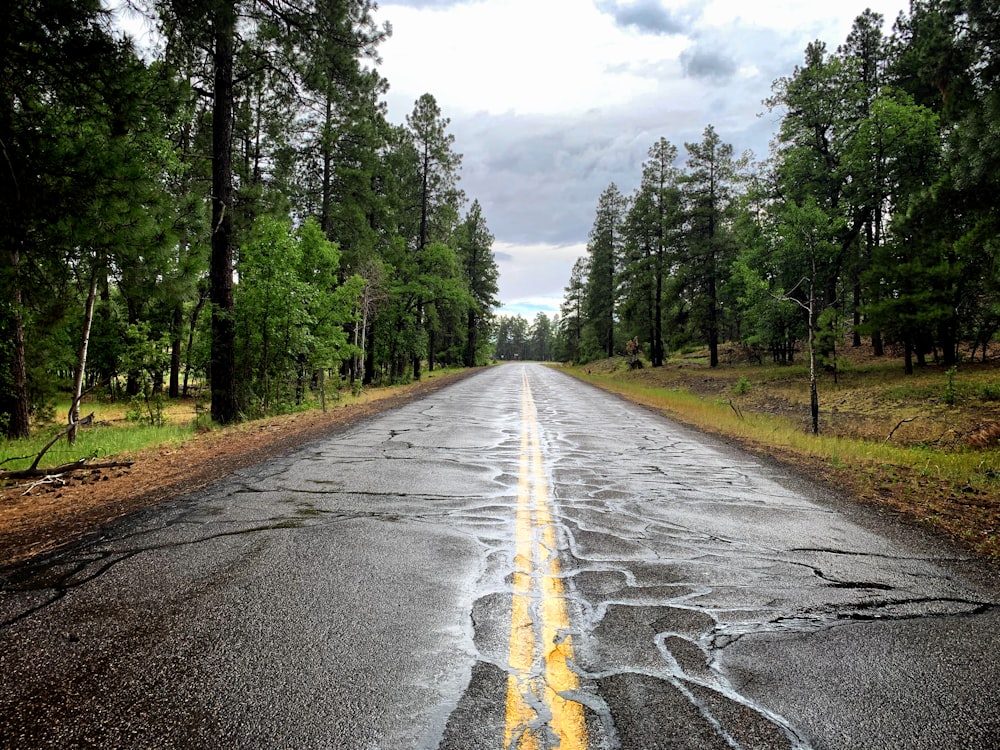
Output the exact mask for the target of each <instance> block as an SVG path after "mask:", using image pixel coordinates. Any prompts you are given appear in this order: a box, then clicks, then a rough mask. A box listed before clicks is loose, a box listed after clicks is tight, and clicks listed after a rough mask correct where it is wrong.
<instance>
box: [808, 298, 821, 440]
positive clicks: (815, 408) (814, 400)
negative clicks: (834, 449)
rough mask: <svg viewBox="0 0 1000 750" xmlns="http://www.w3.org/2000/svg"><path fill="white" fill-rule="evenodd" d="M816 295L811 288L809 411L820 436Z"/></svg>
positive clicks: (813, 427) (816, 431) (816, 433)
mask: <svg viewBox="0 0 1000 750" xmlns="http://www.w3.org/2000/svg"><path fill="white" fill-rule="evenodd" d="M815 304H816V301H815V295H814V294H813V289H812V285H811V284H810V287H809V411H810V414H811V416H812V431H813V435H819V390H818V388H817V385H816V318H815V315H814V310H815Z"/></svg>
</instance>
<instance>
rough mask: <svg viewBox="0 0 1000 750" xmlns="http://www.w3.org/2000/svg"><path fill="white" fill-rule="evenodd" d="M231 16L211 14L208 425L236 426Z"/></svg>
mask: <svg viewBox="0 0 1000 750" xmlns="http://www.w3.org/2000/svg"><path fill="white" fill-rule="evenodd" d="M235 27H236V13H235V9H234V8H233V7H232V6H231V5H226V4H222V5H220V6H219V8H218V10H217V11H216V14H215V61H214V62H215V97H214V101H213V106H212V256H211V261H210V264H209V282H210V287H211V291H210V296H211V300H212V362H211V381H212V419H214V420H215V421H216V422H218V423H219V424H230V423H231V422H234V421H235V420H236V415H237V406H236V347H235V330H236V323H235V318H234V315H233V313H234V306H233V165H232V159H233V154H232V136H233V58H234V56H235V53H234V46H235V35H236V32H235Z"/></svg>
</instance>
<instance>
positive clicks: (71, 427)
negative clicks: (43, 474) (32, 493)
mask: <svg viewBox="0 0 1000 750" xmlns="http://www.w3.org/2000/svg"><path fill="white" fill-rule="evenodd" d="M93 421H94V413H93V412H91V413H90V414H88V415H87V416H85V417H84V418H83V419H78V420H77V421H75V422H71V423H70V424H69V425H67V427H66V429H64V430H62V431H61V432H59V433H56V436H55V437H54V438H52V439H51V440H50V441H49V442H48V443H47V444H46V446H45V447H44V448H42V449H41V450H40V451H39V452H38V455H37V456H35V461H34V463H32V464H31V466H29V467H28V471H34V470H35V469H37V468H38V464H39V462H40V461H41V460H42V456H44V455H45V454H46V453H48V451H49V448H51V447H52V446H53V445H55V444H56V443H58V442H59V439H60V438H61V437H63V436H64V435H68V434H69V433H70V431H72V430H75V429H76V428H77V427H79V426H81V425H88V424H90V423H91V422H93ZM81 460H83V459H81ZM36 476H37V475H36Z"/></svg>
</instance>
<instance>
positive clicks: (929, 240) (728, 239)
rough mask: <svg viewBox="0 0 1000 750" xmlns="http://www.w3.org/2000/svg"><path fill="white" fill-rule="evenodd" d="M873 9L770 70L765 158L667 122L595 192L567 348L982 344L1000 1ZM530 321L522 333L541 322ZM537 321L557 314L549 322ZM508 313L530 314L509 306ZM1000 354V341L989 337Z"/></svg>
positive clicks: (762, 352)
mask: <svg viewBox="0 0 1000 750" xmlns="http://www.w3.org/2000/svg"><path fill="white" fill-rule="evenodd" d="M884 26H885V20H884V19H883V18H882V17H881V16H880V15H878V14H875V13H873V12H871V11H867V12H865V13H863V14H861V15H860V16H858V17H857V19H856V21H855V22H854V25H853V28H852V30H851V32H850V34H849V36H848V37H847V39H846V40H845V41H844V42H843V43H842V44H841V45H839V46H838V47H837V48H836V49H834V50H831V49H829V48H828V47H827V45H826V44H825V43H823V42H821V41H816V42H813V43H812V44H810V45H809V46H808V47H807V49H806V50H805V57H804V60H803V62H802V64H801V65H799V66H798V67H796V69H795V70H794V71H793V72H792V73H791V74H790V75H788V76H787V77H784V78H780V79H779V80H777V81H775V82H774V85H773V89H772V93H771V96H770V97H769V98H768V99H767V100H766V101H765V102H764V106H765V107H766V109H767V110H768V111H769V112H772V113H777V114H779V115H780V117H781V121H780V127H779V129H778V132H777V134H776V136H775V138H774V140H773V141H772V147H771V150H770V154H769V155H768V157H767V158H766V159H764V160H763V161H761V162H757V161H755V160H754V157H753V155H752V154H745V155H736V154H734V152H733V148H732V146H731V145H729V144H727V143H725V142H724V140H723V138H722V137H721V136H720V135H719V134H718V133H717V132H716V130H715V128H714V127H712V126H711V125H709V126H707V127H706V128H705V130H704V133H703V135H702V138H701V140H700V141H699V142H695V143H684V144H683V146H682V147H678V146H676V145H675V144H673V143H671V142H670V141H669V140H667V139H666V138H661V139H660V140H658V141H657V142H656V143H654V144H652V145H651V147H650V148H649V152H648V159H647V160H646V161H645V163H644V164H643V167H642V173H641V176H638V179H637V183H638V184H639V187H638V188H637V189H636V190H635V191H634V192H633V193H632V194H631V195H624V194H623V193H622V192H621V190H620V189H619V187H618V186H616V185H615V184H611V185H609V186H608V187H607V189H606V190H605V191H604V192H603V193H602V195H601V196H600V198H599V200H598V203H597V209H596V213H595V217H594V222H593V229H592V231H591V233H590V239H589V243H588V245H587V254H586V256H584V257H582V258H580V259H579V261H578V262H577V263H576V265H575V266H574V268H573V270H572V274H571V276H570V279H569V283H568V285H567V287H566V290H565V297H564V301H563V305H562V309H561V311H560V315H559V316H558V318H557V320H556V322H555V324H554V327H555V341H554V344H553V351H554V357H555V358H558V359H562V360H573V361H575V362H588V361H591V360H593V359H597V358H602V357H610V356H612V355H615V354H624V353H625V350H626V346H627V342H629V341H633V340H637V341H638V343H639V344H640V347H641V351H642V354H643V357H644V359H645V360H646V361H648V362H649V363H651V364H652V365H653V366H654V367H656V366H659V365H662V364H663V363H664V362H665V360H666V356H667V352H668V351H672V350H674V351H676V350H683V349H685V348H686V347H706V348H707V350H708V356H709V364H710V366H712V367H716V366H718V364H719V362H720V347H721V348H724V349H725V350H726V351H728V352H729V354H728V355H727V357H732V356H733V353H734V352H735V353H736V355H738V356H740V357H741V358H743V359H750V360H758V361H759V360H763V359H765V358H767V359H768V360H769V361H774V362H788V361H790V360H791V359H792V358H793V357H796V356H800V355H801V356H806V357H809V358H810V359H811V364H812V365H813V373H814V376H815V368H816V367H821V368H822V367H825V368H828V369H830V368H835V367H836V353H837V347H838V345H841V344H842V342H844V343H847V344H848V345H850V346H853V347H862V346H865V347H871V349H872V351H873V352H874V354H875V355H878V356H882V355H885V354H886V353H887V352H891V353H896V354H897V355H898V356H899V357H900V359H901V360H902V362H903V365H902V366H903V367H904V368H905V370H906V372H907V373H912V372H913V368H914V367H915V366H920V365H922V364H926V363H927V362H928V361H931V360H933V361H936V362H939V363H941V364H943V365H945V366H953V365H954V364H955V363H957V362H958V361H959V359H960V358H965V359H967V360H969V359H971V360H975V359H976V357H977V356H978V357H980V358H982V359H983V360H985V359H986V358H987V357H988V355H989V354H990V352H991V350H990V344H991V342H995V339H996V334H997V331H998V329H1000V240H998V230H1000V212H998V208H1000V204H998V195H1000V130H998V128H997V123H998V122H1000V46H998V44H1000V6H998V5H997V4H996V3H995V2H991V1H988V0H913V2H912V3H911V8H910V13H909V14H901V15H900V17H899V18H898V19H896V21H895V23H894V25H893V27H892V29H891V32H888V33H887V32H886V31H885V29H884ZM536 325H537V321H536V323H535V324H534V325H528V323H527V321H522V327H523V328H524V334H523V336H522V339H523V341H525V342H528V343H529V344H530V342H531V341H532V340H533V338H534V332H533V328H534V326H536ZM542 326H543V330H542V332H541V334H540V335H541V336H542V338H544V337H545V336H546V335H547V333H546V331H547V330H548V328H550V327H553V322H552V321H551V320H547V321H545V322H544V323H542ZM507 328H508V329H510V330H514V331H515V332H516V331H517V330H518V326H517V325H516V324H513V323H508V324H507ZM993 354H994V356H995V350H994V351H993Z"/></svg>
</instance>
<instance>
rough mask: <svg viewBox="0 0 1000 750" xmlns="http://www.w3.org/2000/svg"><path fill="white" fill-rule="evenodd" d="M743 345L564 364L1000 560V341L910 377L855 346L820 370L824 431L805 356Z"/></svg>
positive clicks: (892, 361) (898, 362)
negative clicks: (784, 360) (833, 366)
mask: <svg viewBox="0 0 1000 750" xmlns="http://www.w3.org/2000/svg"><path fill="white" fill-rule="evenodd" d="M733 354H735V353H732V352H726V351H723V353H722V356H721V357H720V359H722V362H721V363H720V366H719V367H716V368H710V367H709V366H708V362H707V351H696V352H692V353H690V354H689V355H687V356H684V357H676V356H675V357H672V358H671V359H670V360H669V361H668V362H667V363H666V365H665V366H663V367H659V368H655V369H654V368H651V367H649V366H648V365H647V366H646V367H643V368H642V369H638V370H629V368H628V365H627V362H626V361H625V360H624V359H623V358H617V359H611V360H603V361H599V362H593V363H590V364H588V365H584V366H578V367H571V368H566V369H567V371H568V372H570V373H571V374H573V375H575V376H577V377H579V378H580V379H582V380H585V381H588V382H591V383H593V384H594V385H597V386H599V387H601V388H604V389H606V390H610V391H614V392H616V393H618V394H620V395H621V396H623V397H624V398H626V399H628V400H631V401H634V402H637V403H642V404H645V405H647V406H649V407H652V408H654V409H656V410H658V411H660V412H662V413H664V414H666V415H667V416H669V417H671V418H673V419H676V420H677V421H680V422H684V423H686V424H689V425H691V426H694V427H696V428H698V429H701V430H703V431H705V432H709V433H713V434H716V435H718V436H720V437H722V438H724V439H727V440H729V441H731V442H735V443H737V444H739V445H741V446H742V447H744V448H747V449H749V450H750V451H752V452H756V453H758V454H759V455H763V456H767V457H769V458H773V459H777V460H779V461H781V462H783V463H785V464H787V465H790V466H793V467H795V468H796V469H797V470H798V471H799V472H800V473H804V474H806V475H808V476H810V477H812V478H814V479H817V480H819V481H821V482H823V483H825V484H827V485H829V486H831V487H834V488H835V489H838V490H840V491H846V492H847V493H849V494H850V495H851V496H852V497H854V498H855V499H857V500H860V501H863V502H866V503H872V504H876V505H877V506H878V507H880V508H882V509H888V510H890V511H891V512H894V513H897V514H898V515H899V516H900V517H901V518H902V519H903V520H905V521H906V522H911V523H918V524H920V525H922V526H926V527H929V528H931V529H933V530H934V531H935V532H939V533H943V534H946V535H948V536H950V537H951V538H952V539H953V540H956V541H958V542H959V543H960V544H961V545H962V546H964V547H966V548H967V549H970V550H971V551H973V552H975V553H976V554H978V555H982V556H985V557H991V558H995V559H1000V359H998V355H1000V351H997V352H992V351H991V352H990V359H989V361H988V362H987V363H978V362H977V363H970V362H965V363H963V364H961V365H959V366H958V367H957V368H955V369H954V370H950V368H945V367H943V366H939V365H934V364H929V365H927V366H925V367H920V368H917V371H916V372H915V374H913V375H909V376H908V375H905V374H904V372H903V362H902V359H901V358H894V357H891V356H887V357H881V358H876V357H873V356H871V355H869V354H868V353H867V350H865V349H856V350H852V349H848V350H847V351H845V352H843V353H842V354H841V356H840V359H839V362H838V364H839V368H838V370H839V371H838V372H837V376H836V379H834V375H833V373H831V372H825V371H824V372H821V373H820V375H819V377H818V392H819V403H820V419H819V422H820V434H819V436H815V435H813V434H812V429H811V428H812V423H811V415H810V407H809V403H810V396H809V374H808V367H807V364H806V363H805V362H804V361H801V360H802V358H800V360H799V361H797V362H795V363H793V364H791V365H772V364H760V363H757V362H752V363H751V362H746V361H742V362H741V361H735V360H736V358H735V357H734V356H733V357H732V358H730V356H731V355H733ZM949 370H950V371H949Z"/></svg>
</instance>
